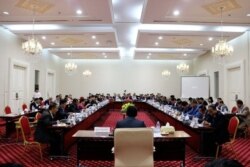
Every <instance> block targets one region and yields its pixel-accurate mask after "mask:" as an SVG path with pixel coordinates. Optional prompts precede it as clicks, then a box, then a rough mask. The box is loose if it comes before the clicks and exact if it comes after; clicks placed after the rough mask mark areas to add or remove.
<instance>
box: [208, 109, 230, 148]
mask: <svg viewBox="0 0 250 167" xmlns="http://www.w3.org/2000/svg"><path fill="white" fill-rule="evenodd" d="M211 126H212V127H213V128H214V129H215V131H214V137H215V142H217V143H218V144H223V143H225V142H227V141H229V133H228V130H227V128H228V120H227V119H226V117H225V115H223V114H222V113H221V112H219V111H218V112H217V114H216V116H215V117H213V118H212V120H211Z"/></svg>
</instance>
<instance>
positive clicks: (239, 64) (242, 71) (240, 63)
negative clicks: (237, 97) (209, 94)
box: [224, 60, 246, 103]
mask: <svg viewBox="0 0 250 167" xmlns="http://www.w3.org/2000/svg"><path fill="white" fill-rule="evenodd" d="M234 68H240V78H241V81H240V82H241V83H242V84H243V86H242V87H240V91H241V92H242V98H241V100H242V101H243V102H245V99H246V97H245V90H246V88H245V87H246V84H245V63H244V60H241V61H237V62H234V63H230V64H227V65H225V67H224V99H225V101H226V103H228V100H229V99H228V97H227V93H228V92H227V87H228V82H227V79H228V72H229V70H230V69H234Z"/></svg>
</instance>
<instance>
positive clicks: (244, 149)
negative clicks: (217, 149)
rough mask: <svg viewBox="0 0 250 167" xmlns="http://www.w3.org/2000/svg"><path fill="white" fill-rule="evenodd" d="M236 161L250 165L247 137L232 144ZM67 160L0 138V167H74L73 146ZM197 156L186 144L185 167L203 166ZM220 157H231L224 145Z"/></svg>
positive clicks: (92, 165)
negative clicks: (12, 164)
mask: <svg viewBox="0 0 250 167" xmlns="http://www.w3.org/2000/svg"><path fill="white" fill-rule="evenodd" d="M122 117H123V116H122V115H121V114H120V113H119V112H117V111H111V112H108V113H107V114H105V115H104V116H103V117H102V118H101V119H100V120H99V121H98V122H97V123H96V124H95V125H98V126H109V127H115V124H116V122H117V120H121V119H122ZM137 118H138V119H140V120H143V121H144V122H145V124H146V125H147V126H154V125H155V120H152V118H151V117H150V116H149V115H148V113H146V112H139V113H138V116H137ZM234 148H235V150H236V154H237V156H238V159H237V160H238V161H239V162H241V163H242V164H243V165H244V166H245V167H250V151H249V148H250V139H249V138H248V139H243V138H239V139H237V140H236V142H235V144H234ZM69 153H70V156H71V157H70V159H68V160H67V159H59V158H58V159H54V160H50V159H49V158H48V155H47V154H46V151H44V159H43V160H40V156H39V152H38V150H37V149H36V148H30V149H29V150H27V151H26V152H24V146H23V145H22V143H21V142H19V143H16V142H15V136H12V139H11V140H5V139H0V166H1V164H3V163H7V162H8V163H9V162H15V163H20V164H22V165H23V166H25V167H34V166H37V167H59V166H60V167H73V166H76V146H73V147H72V148H71V149H70V152H69ZM196 156H198V154H197V153H195V152H194V151H193V150H192V149H190V148H189V147H188V146H187V147H186V167H203V166H204V164H205V163H206V162H208V161H207V160H204V159H203V160H199V161H194V158H195V157H196ZM221 157H225V158H234V156H233V155H232V152H231V151H230V150H229V149H227V148H225V149H223V150H222V155H221ZM81 164H82V166H85V167H112V166H113V162H107V161H82V162H81ZM178 166H180V162H178V161H157V162H155V167H178Z"/></svg>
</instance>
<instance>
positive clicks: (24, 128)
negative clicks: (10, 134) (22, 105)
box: [19, 116, 31, 142]
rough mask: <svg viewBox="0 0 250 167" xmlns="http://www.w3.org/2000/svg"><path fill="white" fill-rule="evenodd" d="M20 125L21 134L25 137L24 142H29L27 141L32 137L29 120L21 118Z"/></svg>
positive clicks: (24, 117)
mask: <svg viewBox="0 0 250 167" xmlns="http://www.w3.org/2000/svg"><path fill="white" fill-rule="evenodd" d="M19 123H20V127H21V132H22V136H23V141H24V142H27V139H28V138H29V137H30V136H31V128H30V122H29V118H28V117H26V116H21V117H20V118H19Z"/></svg>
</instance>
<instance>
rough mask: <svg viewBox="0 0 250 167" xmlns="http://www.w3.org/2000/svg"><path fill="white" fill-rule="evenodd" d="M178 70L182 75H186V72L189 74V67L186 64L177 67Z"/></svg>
mask: <svg viewBox="0 0 250 167" xmlns="http://www.w3.org/2000/svg"><path fill="white" fill-rule="evenodd" d="M176 68H177V70H178V71H179V72H181V73H184V72H188V71H189V65H187V64H185V63H181V64H179V65H177V67H176Z"/></svg>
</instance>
